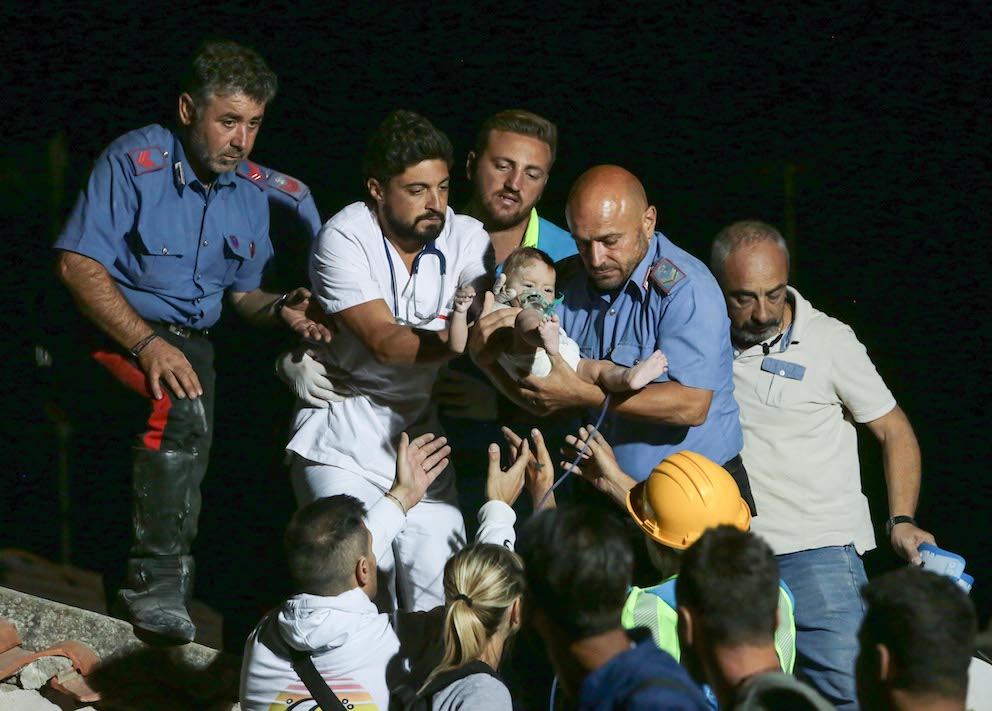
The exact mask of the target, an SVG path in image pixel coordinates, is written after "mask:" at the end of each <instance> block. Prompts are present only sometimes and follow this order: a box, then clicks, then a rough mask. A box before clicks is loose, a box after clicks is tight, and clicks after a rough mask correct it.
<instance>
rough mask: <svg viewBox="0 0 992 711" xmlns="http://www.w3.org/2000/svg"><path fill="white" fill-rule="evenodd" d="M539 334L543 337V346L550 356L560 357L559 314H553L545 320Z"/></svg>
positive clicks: (538, 330)
mask: <svg viewBox="0 0 992 711" xmlns="http://www.w3.org/2000/svg"><path fill="white" fill-rule="evenodd" d="M537 332H538V333H539V334H540V335H541V345H542V346H543V347H544V350H546V351H547V352H548V355H553V356H556V355H558V314H551V316H549V317H548V318H546V319H544V321H543V322H542V323H541V325H540V326H538V327H537Z"/></svg>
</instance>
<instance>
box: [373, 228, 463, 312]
mask: <svg viewBox="0 0 992 711" xmlns="http://www.w3.org/2000/svg"><path fill="white" fill-rule="evenodd" d="M382 248H383V249H384V250H386V262H387V263H388V264H389V283H390V285H391V286H392V288H393V316H395V317H396V318H397V319H399V317H400V300H399V296H398V294H397V292H396V268H395V267H394V266H393V256H392V255H391V254H390V253H389V243H388V242H386V236H385V235H383V236H382ZM426 255H434V256H435V257H437V263H438V268H439V270H440V272H441V288H440V289H438V294H437V309H436V310H435V312H434V314H433V316H431V318H430V319H428V321H433V320H434V319H435V318H437V316H438V314H440V313H441V309H442V308H443V307H444V280H445V277H446V276H447V273H448V260H447V259H445V257H444V253H443V252H442V251H441V250H440V249H438V248H437V245H436V244H434V240H431V241H430V242H428V243H427V244H426V245H425V246H424V248H423V249H422V250H420V254H418V255H417V256H416V257H415V258H414V260H413V267H412V268H411V269H410V278H411V279H412V278H414V277H416V276H417V274H418V273H419V272H420V260H421V259H423V258H424V257H425V256H426ZM413 288H414V294H416V289H417V285H416V284H414V287H413ZM414 302H416V297H415V298H414ZM414 314H415V315H416V317H417V318H419V319H424V318H427V317H426V316H423V315H422V314H421V313H420V312H414Z"/></svg>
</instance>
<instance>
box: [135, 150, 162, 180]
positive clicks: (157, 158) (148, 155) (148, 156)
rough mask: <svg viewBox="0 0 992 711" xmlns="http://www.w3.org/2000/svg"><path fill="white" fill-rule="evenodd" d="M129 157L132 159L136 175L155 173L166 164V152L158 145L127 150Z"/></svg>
mask: <svg viewBox="0 0 992 711" xmlns="http://www.w3.org/2000/svg"><path fill="white" fill-rule="evenodd" d="M127 157H128V158H129V159H130V160H131V167H132V168H134V174H135V175H144V174H145V173H154V172H155V171H156V170H162V168H164V167H165V166H166V160H165V153H164V152H163V151H162V149H161V148H159V147H158V146H148V147H146V148H135V149H134V150H133V151H128V152H127Z"/></svg>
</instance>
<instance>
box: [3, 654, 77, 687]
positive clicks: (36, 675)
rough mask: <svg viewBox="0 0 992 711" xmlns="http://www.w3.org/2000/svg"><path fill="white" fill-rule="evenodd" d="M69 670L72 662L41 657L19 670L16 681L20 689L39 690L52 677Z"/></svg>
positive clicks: (57, 658) (62, 658)
mask: <svg viewBox="0 0 992 711" xmlns="http://www.w3.org/2000/svg"><path fill="white" fill-rule="evenodd" d="M69 669H72V661H71V660H69V659H67V658H66V657H42V658H41V659H35V660H34V661H33V662H31V663H30V664H28V665H27V666H26V667H24V668H23V669H21V672H20V673H19V674H18V675H17V680H18V683H19V684H20V685H21V688H22V689H40V688H41V687H43V686H44V685H45V684H47V683H48V680H49V679H51V678H52V677H53V676H56V675H57V674H59V673H61V672H64V671H68V670H69Z"/></svg>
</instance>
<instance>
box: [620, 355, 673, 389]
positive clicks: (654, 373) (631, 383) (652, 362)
mask: <svg viewBox="0 0 992 711" xmlns="http://www.w3.org/2000/svg"><path fill="white" fill-rule="evenodd" d="M666 370H668V358H666V357H665V354H664V353H662V352H661V351H655V352H654V353H652V354H651V355H649V356H648V357H647V358H645V359H644V360H642V361H641V362H640V363H637V364H636V365H634V366H633V367H631V368H628V369H627V372H626V374H625V375H624V379H625V380H626V381H627V385H628V387H630V389H631V390H640V389H641V388H643V387H644V386H645V385H647V384H648V383H650V382H651V381H653V380H654V379H655V378H657V377H658V376H659V375H661V374H662V373H664V372H665V371H666Z"/></svg>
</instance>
